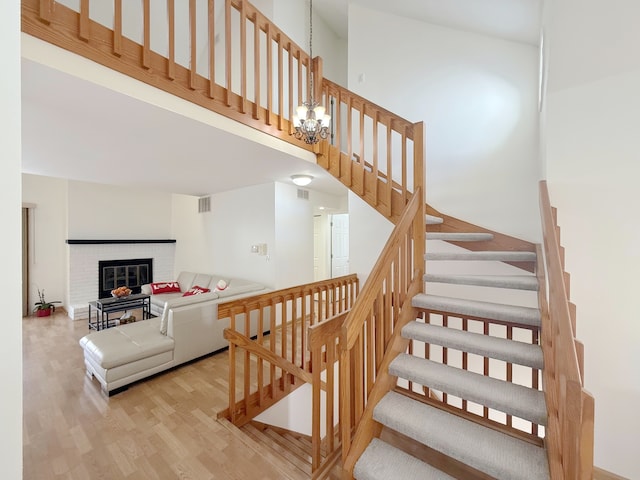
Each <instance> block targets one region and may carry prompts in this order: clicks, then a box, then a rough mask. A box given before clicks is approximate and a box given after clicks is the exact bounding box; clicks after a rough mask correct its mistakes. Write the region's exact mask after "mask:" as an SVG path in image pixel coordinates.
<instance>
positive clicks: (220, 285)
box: [213, 279, 229, 292]
mask: <svg viewBox="0 0 640 480" xmlns="http://www.w3.org/2000/svg"><path fill="white" fill-rule="evenodd" d="M228 286H229V285H228V284H227V282H225V281H224V280H222V279H220V280H218V283H216V288H214V289H213V291H214V292H221V291H222V290H224V289H225V288H227V287H228Z"/></svg>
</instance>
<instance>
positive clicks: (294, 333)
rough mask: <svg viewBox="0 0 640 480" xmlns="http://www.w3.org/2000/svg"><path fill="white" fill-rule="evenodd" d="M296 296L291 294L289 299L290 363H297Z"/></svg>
mask: <svg viewBox="0 0 640 480" xmlns="http://www.w3.org/2000/svg"><path fill="white" fill-rule="evenodd" d="M298 298H299V297H297V296H296V294H293V298H292V301H291V363H293V364H294V365H297V364H298V363H297V357H298V351H297V348H298ZM300 366H301V367H304V365H300Z"/></svg>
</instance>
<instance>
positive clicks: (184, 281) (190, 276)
mask: <svg viewBox="0 0 640 480" xmlns="http://www.w3.org/2000/svg"><path fill="white" fill-rule="evenodd" d="M197 276H198V274H197V273H194V272H180V275H178V283H179V284H180V290H181V291H182V292H183V293H184V292H186V291H187V290H189V289H190V288H191V287H193V281H194V280H195V278H196V277H197ZM200 286H201V287H204V285H200Z"/></svg>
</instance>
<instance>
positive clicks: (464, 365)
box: [462, 317, 469, 412]
mask: <svg viewBox="0 0 640 480" xmlns="http://www.w3.org/2000/svg"><path fill="white" fill-rule="evenodd" d="M462 330H463V331H465V332H468V331H469V319H468V318H466V317H462ZM462 369H463V370H469V353H467V352H462ZM462 410H464V411H465V412H468V411H469V410H468V408H467V400H465V399H464V398H463V399H462Z"/></svg>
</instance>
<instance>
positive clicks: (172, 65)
mask: <svg viewBox="0 0 640 480" xmlns="http://www.w3.org/2000/svg"><path fill="white" fill-rule="evenodd" d="M210 2H213V0H210ZM210 8H211V7H210ZM167 21H168V27H169V32H168V33H169V39H168V40H169V58H168V61H167V77H168V78H170V79H171V80H175V78H176V8H175V0H167Z"/></svg>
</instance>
